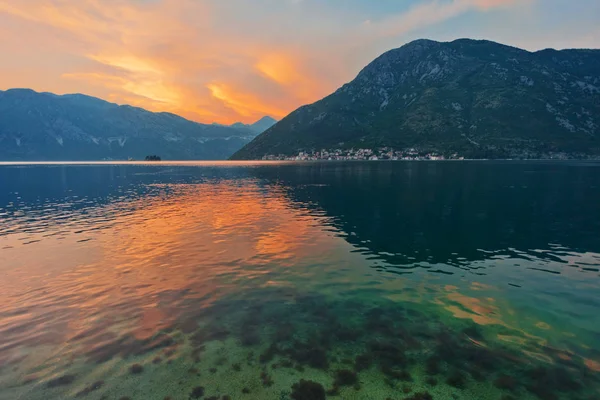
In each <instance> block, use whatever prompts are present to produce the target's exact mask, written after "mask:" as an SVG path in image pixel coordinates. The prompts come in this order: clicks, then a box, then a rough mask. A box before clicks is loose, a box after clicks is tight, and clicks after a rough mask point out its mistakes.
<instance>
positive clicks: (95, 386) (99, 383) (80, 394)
mask: <svg viewBox="0 0 600 400" xmlns="http://www.w3.org/2000/svg"><path fill="white" fill-rule="evenodd" d="M102 386H104V381H97V382H94V383H92V384H91V385H90V386H87V387H85V388H84V389H83V390H81V391H80V392H78V393H77V394H76V395H75V396H76V397H83V396H87V395H88V394H90V393H92V392H93V391H95V390H98V389H100V388H101V387H102Z"/></svg>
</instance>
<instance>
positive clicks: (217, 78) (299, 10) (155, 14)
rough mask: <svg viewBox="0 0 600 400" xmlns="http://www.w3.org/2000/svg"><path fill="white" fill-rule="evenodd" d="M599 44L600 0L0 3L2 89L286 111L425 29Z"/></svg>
mask: <svg viewBox="0 0 600 400" xmlns="http://www.w3.org/2000/svg"><path fill="white" fill-rule="evenodd" d="M464 37H469V38H476V39H489V40H494V41H497V42H500V43H504V44H509V45H512V46H517V47H521V48H525V49H527V50H531V51H534V50H540V49H544V48H548V47H552V48H558V49H563V48H581V47H584V48H600V1H598V0H0V90H6V89H9V88H15V87H20V88H31V89H34V90H37V91H48V92H53V93H57V94H65V93H84V94H88V95H91V96H96V97H100V98H102V99H105V100H108V101H111V102H115V103H119V104H132V105H135V106H139V107H143V108H146V109H149V110H151V111H168V112H173V113H176V114H179V115H182V116H184V117H186V118H189V119H192V120H195V121H198V122H203V123H210V122H217V123H227V124H229V123H233V122H237V121H241V122H245V123H250V122H254V121H256V120H258V119H259V118H261V117H262V116H264V115H270V116H272V117H274V118H277V119H280V118H283V117H284V116H285V115H287V114H288V113H290V112H291V111H293V110H295V109H296V108H298V107H299V106H301V105H304V104H307V103H312V102H314V101H316V100H319V99H320V98H322V97H324V96H326V95H328V94H329V93H331V92H333V91H334V90H336V89H337V88H338V87H340V86H341V85H343V84H344V83H346V82H348V81H350V80H352V79H353V78H354V77H355V76H356V75H357V74H358V72H359V71H360V70H361V69H362V68H363V67H365V66H366V65H367V64H368V63H370V62H371V61H372V60H373V59H374V58H376V57H377V56H378V55H380V54H382V53H383V52H385V51H387V50H390V49H393V48H397V47H400V46H402V45H403V44H405V43H407V42H410V41H411V40H414V39H418V38H427V39H434V40H441V41H450V40H454V39H458V38H464Z"/></svg>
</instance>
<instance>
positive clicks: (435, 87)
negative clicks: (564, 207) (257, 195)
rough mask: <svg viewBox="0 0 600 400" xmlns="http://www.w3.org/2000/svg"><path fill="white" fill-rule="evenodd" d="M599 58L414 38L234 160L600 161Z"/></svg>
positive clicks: (575, 52) (597, 55)
mask: <svg viewBox="0 0 600 400" xmlns="http://www.w3.org/2000/svg"><path fill="white" fill-rule="evenodd" d="M599 126H600V51H599V50H585V49H584V50H561V51H558V50H553V49H546V50H541V51H538V52H529V51H526V50H521V49H518V48H515V47H510V46H506V45H502V44H498V43H495V42H491V41H485V40H470V39H459V40H456V41H453V42H443V43H442V42H436V41H432V40H425V39H422V40H417V41H414V42H411V43H409V44H407V45H405V46H402V47H400V48H398V49H394V50H391V51H388V52H386V53H384V54H383V55H381V56H380V57H378V58H377V59H376V60H374V61H373V62H372V63H371V64H369V65H368V66H367V67H365V68H364V69H363V70H362V71H361V72H360V73H359V74H358V76H357V77H356V79H354V80H353V81H352V82H350V83H347V84H345V85H344V86H342V87H341V88H340V89H338V90H337V91H336V92H334V93H333V94H331V95H329V96H327V97H325V98H324V99H322V100H320V101H317V102H316V103H314V104H310V105H306V106H303V107H300V108H299V109H298V110H296V111H294V112H292V113H291V114H290V115H288V116H287V117H285V118H284V119H283V120H281V121H280V122H279V123H277V124H276V125H275V126H273V127H272V128H270V129H269V130H267V131H266V132H264V133H263V134H262V135H259V136H258V137H257V138H256V139H254V140H253V141H252V142H251V143H249V144H248V145H246V146H245V147H244V148H243V149H242V150H240V151H239V152H237V153H236V154H235V155H234V156H233V157H232V158H234V159H256V158H261V157H263V156H265V155H279V154H282V155H295V154H297V153H298V152H299V151H309V152H310V151H315V150H317V151H318V150H321V149H336V148H341V149H344V148H345V149H348V148H371V149H374V148H379V147H392V148H394V149H397V150H402V149H407V148H417V149H418V150H420V151H423V152H437V153H441V154H458V155H462V156H465V157H473V158H513V157H514V158H548V157H555V156H560V157H576V158H578V157H582V158H585V157H589V156H600V141H599V140H598V139H599V138H598V135H599V134H600V130H599Z"/></svg>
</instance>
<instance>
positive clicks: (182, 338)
mask: <svg viewBox="0 0 600 400" xmlns="http://www.w3.org/2000/svg"><path fill="white" fill-rule="evenodd" d="M599 269H600V164H593V163H567V162H561V163H543V162H522V163H519V162H415V163H409V162H396V163H393V162H373V163H315V164H293V163H292V164H290V163H288V164H286V163H269V164H264V163H249V164H243V163H238V164H228V163H216V164H208V163H199V164H182V165H178V164H165V163H161V164H156V165H135V164H121V165H118V164H113V165H111V164H103V165H2V166H0V399H11V400H12V399H27V400H29V399H31V400H36V399H44V400H48V399H71V398H81V399H123V400H125V399H136V400H137V399H139V400H142V399H143V400H148V399H150V400H152V399H157V400H163V399H172V400H176V399H182V400H187V399H196V398H202V399H213V400H214V399H228V398H229V399H248V400H250V399H276V400H286V399H293V400H307V399H322V398H325V396H327V398H338V399H374V400H386V399H421V400H423V399H425V400H426V399H436V400H437V399H483V400H486V399H490V400H501V399H502V400H509V399H543V400H553V399H575V400H591V399H599V398H600V296H599V294H600V272H599ZM303 380H304V381H303ZM309 381H310V382H309Z"/></svg>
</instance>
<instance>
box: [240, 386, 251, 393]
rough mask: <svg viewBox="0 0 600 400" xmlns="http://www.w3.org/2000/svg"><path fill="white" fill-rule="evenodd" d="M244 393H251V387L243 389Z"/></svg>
mask: <svg viewBox="0 0 600 400" xmlns="http://www.w3.org/2000/svg"><path fill="white" fill-rule="evenodd" d="M242 393H244V394H249V393H250V389H248V388H247V387H245V388H243V389H242Z"/></svg>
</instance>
